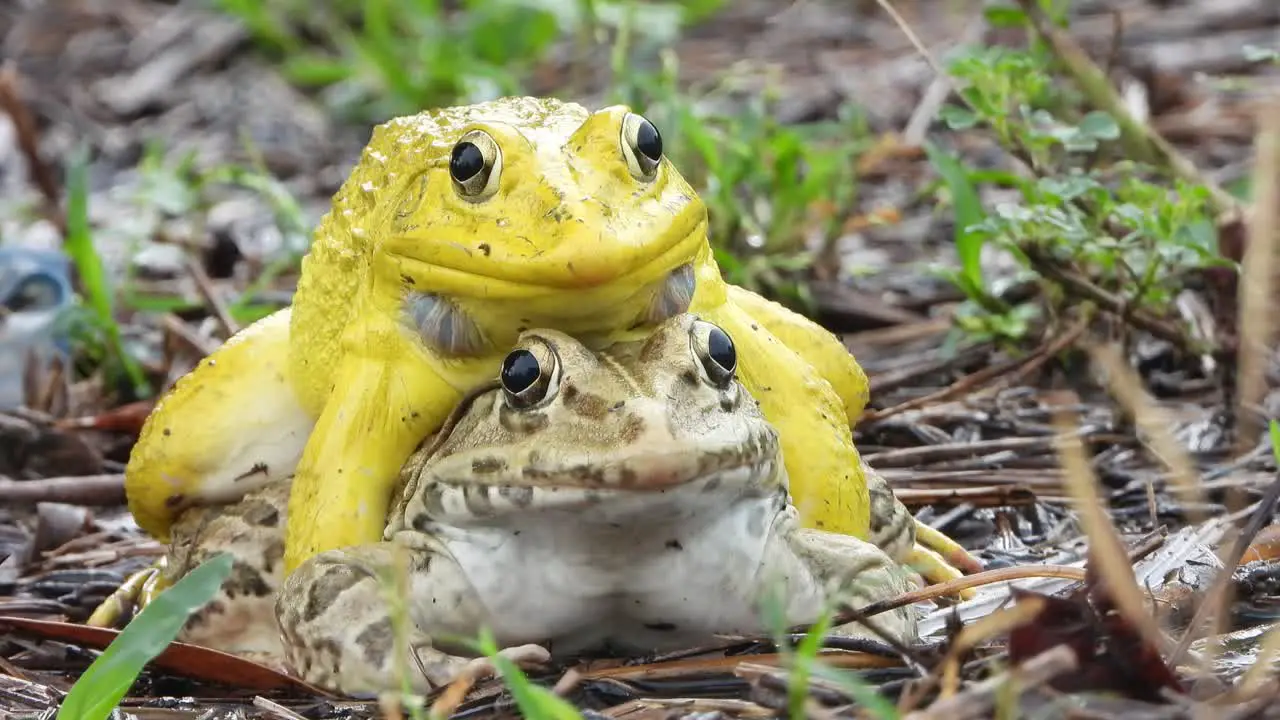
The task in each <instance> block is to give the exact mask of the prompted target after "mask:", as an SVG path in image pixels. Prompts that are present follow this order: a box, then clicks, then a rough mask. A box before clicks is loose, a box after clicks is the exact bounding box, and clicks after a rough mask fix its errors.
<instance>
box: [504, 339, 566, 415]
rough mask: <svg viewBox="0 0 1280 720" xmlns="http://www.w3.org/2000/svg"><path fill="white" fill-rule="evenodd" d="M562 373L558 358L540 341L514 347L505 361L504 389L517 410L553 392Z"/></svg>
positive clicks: (526, 407) (533, 403) (529, 406)
mask: <svg viewBox="0 0 1280 720" xmlns="http://www.w3.org/2000/svg"><path fill="white" fill-rule="evenodd" d="M559 377H560V360H559V358H558V357H556V354H555V353H554V352H551V350H550V348H547V347H543V346H540V345H535V346H533V347H529V348H517V349H516V350H512V351H511V352H509V353H507V357H506V359H504V360H503V361H502V374H501V380H502V391H503V393H505V394H506V396H507V404H508V405H510V406H511V407H513V408H515V409H517V410H528V409H529V408H532V407H535V406H536V405H538V404H540V403H542V402H543V401H545V400H547V399H548V398H550V397H552V396H554V395H555V392H554V390H555V388H556V387H557V386H558V385H559Z"/></svg>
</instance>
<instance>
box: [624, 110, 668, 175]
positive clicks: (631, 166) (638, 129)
mask: <svg viewBox="0 0 1280 720" xmlns="http://www.w3.org/2000/svg"><path fill="white" fill-rule="evenodd" d="M622 157H624V158H626V160H627V169H628V170H630V171H631V174H632V175H634V176H635V177H636V179H638V180H652V179H653V178H655V177H656V176H657V175H658V163H660V162H662V135H661V134H659V133H658V128H656V127H654V126H653V123H651V122H649V121H648V120H645V119H644V118H643V117H641V116H639V115H637V114H635V113H627V116H626V117H624V118H623V119H622Z"/></svg>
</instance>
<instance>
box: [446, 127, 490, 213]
mask: <svg viewBox="0 0 1280 720" xmlns="http://www.w3.org/2000/svg"><path fill="white" fill-rule="evenodd" d="M501 176H502V151H501V150H500V149H499V148H498V143H496V142H494V140H493V138H492V137H491V136H490V135H489V133H487V132H484V131H483V130H472V131H471V132H469V133H467V134H466V135H463V136H462V139H460V140H458V144H457V145H454V146H453V152H452V153H450V154H449V177H451V178H452V179H453V189H454V190H456V191H457V193H458V194H459V195H461V196H462V197H464V198H466V199H467V200H484V199H485V198H488V197H489V196H490V195H492V194H493V193H494V191H495V190H497V189H498V179H499V178H500V177H501Z"/></svg>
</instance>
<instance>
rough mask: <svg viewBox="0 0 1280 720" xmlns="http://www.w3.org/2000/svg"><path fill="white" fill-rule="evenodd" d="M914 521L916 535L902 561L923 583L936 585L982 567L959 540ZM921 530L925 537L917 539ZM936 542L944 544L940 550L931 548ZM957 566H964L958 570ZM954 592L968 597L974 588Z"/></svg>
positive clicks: (974, 592)
mask: <svg viewBox="0 0 1280 720" xmlns="http://www.w3.org/2000/svg"><path fill="white" fill-rule="evenodd" d="M914 522H915V527H916V534H917V539H916V542H915V543H914V544H912V546H911V550H910V552H908V553H907V558H906V561H905V564H906V565H909V566H911V568H912V569H913V570H915V571H916V572H918V573H920V576H921V577H923V578H924V580H925V582H926V583H928V584H930V585H938V584H940V583H944V582H948V581H950V580H955V579H957V578H962V577H964V576H965V575H967V574H969V573H974V572H981V571H982V564H981V563H979V562H978V561H977V559H976V558H974V557H973V556H972V555H970V554H969V552H968V551H967V550H965V549H964V548H963V547H961V546H960V545H959V543H957V542H956V541H954V540H952V539H951V538H949V537H947V536H946V535H943V534H942V533H940V532H938V531H937V530H934V529H933V528H931V527H929V526H927V525H925V524H924V523H922V522H920V521H918V520H915V521H914ZM922 531H924V532H923V534H924V535H926V536H927V539H924V540H921V539H920V535H921V534H922ZM939 544H940V545H943V546H944V547H945V549H944V550H943V552H942V553H939V552H938V551H936V550H935V549H934V547H936V546H937V545H939ZM961 567H963V568H964V570H961ZM957 594H958V595H959V596H960V599H961V600H969V599H971V598H973V597H975V596H976V595H977V591H976V590H974V589H973V588H966V589H964V590H961V591H959V592H958V593H957Z"/></svg>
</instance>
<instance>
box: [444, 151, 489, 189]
mask: <svg viewBox="0 0 1280 720" xmlns="http://www.w3.org/2000/svg"><path fill="white" fill-rule="evenodd" d="M483 169H484V153H482V152H480V148H478V147H476V146H475V143H469V142H460V143H458V144H457V145H454V146H453V154H452V155H451V156H450V157H449V174H451V175H453V179H454V180H457V181H458V182H466V181H468V180H470V179H471V178H473V177H475V176H476V175H478V174H479V173H480V171H481V170H483Z"/></svg>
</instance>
